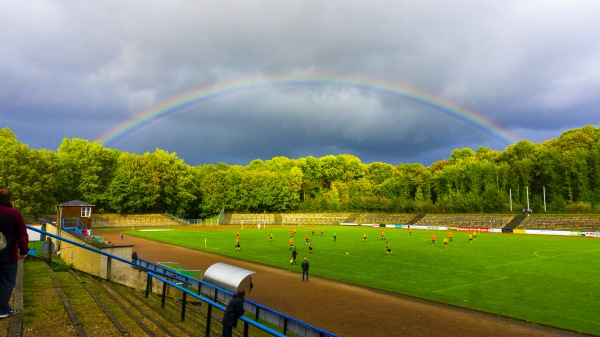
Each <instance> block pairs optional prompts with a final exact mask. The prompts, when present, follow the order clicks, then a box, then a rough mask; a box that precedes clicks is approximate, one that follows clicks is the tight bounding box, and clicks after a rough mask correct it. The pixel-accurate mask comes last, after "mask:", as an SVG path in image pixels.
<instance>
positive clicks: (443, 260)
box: [127, 226, 600, 335]
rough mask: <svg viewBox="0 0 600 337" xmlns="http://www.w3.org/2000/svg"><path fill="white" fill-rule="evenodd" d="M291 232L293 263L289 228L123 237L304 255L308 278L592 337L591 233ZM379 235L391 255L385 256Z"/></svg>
mask: <svg viewBox="0 0 600 337" xmlns="http://www.w3.org/2000/svg"><path fill="white" fill-rule="evenodd" d="M295 229H296V234H295V235H294V237H293V240H294V246H296V247H297V251H298V266H291V265H290V263H289V262H290V257H291V251H290V249H289V240H290V228H289V227H285V228H282V227H272V228H267V229H261V230H258V229H256V227H255V226H254V227H253V228H249V227H246V228H244V229H240V228H235V229H233V228H232V229H227V230H177V229H173V230H165V231H143V230H136V231H131V232H127V234H128V235H135V236H139V237H144V238H148V239H152V240H156V241H161V242H166V243H171V244H174V245H179V246H185V247H189V248H193V249H199V250H204V251H208V252H212V253H216V254H221V255H227V256H234V257H237V258H240V259H245V260H250V261H254V262H259V263H262V264H267V265H272V266H275V267H279V268H283V269H288V270H295V271H298V272H300V266H299V265H300V261H301V260H302V258H304V257H308V259H309V261H310V271H311V275H318V276H322V277H327V278H330V279H335V280H340V281H344V282H348V283H353V284H358V285H363V286H367V287H371V288H377V289H382V290H386V291H390V292H395V293H400V294H406V295H410V296H415V297H419V298H424V299H429V300H433V301H437V302H443V303H448V304H453V305H457V306H461V307H467V308H472V309H477V310H482V311H486V312H490V313H495V314H499V315H504V316H508V317H514V318H517V319H521V320H525V321H531V322H537V323H541V324H546V325H552V326H557V327H561V328H564V329H569V330H574V331H580V332H585V333H591V334H595V335H600V315H599V313H600V301H599V299H600V287H598V284H599V282H600V268H599V267H600V240H598V239H593V238H585V237H550V236H535V235H516V234H500V233H478V235H477V238H476V239H475V240H473V241H472V242H471V243H469V240H468V234H467V233H465V232H453V234H454V238H453V242H450V243H449V244H448V247H447V248H445V247H444V245H443V243H442V241H443V238H444V236H445V235H447V234H448V232H446V231H426V230H413V231H412V236H409V235H408V230H406V229H395V228H383V230H384V232H385V238H386V240H385V241H384V240H382V239H381V236H380V231H381V230H382V229H380V228H373V227H341V226H328V227H315V235H312V234H311V227H295ZM321 229H323V230H324V234H323V235H321ZM238 231H239V233H240V244H241V250H240V251H238V252H236V251H235V249H234V246H235V238H236V233H237V232H238ZM270 233H272V234H273V240H272V241H270V240H269V234H270ZM334 233H336V234H337V240H336V241H334V240H333V234H334ZM364 233H366V234H367V240H366V241H363V234H364ZM306 234H308V235H309V239H310V242H311V244H312V247H313V248H314V251H313V253H310V252H309V250H308V248H307V245H306V244H305V235H306ZM432 234H435V235H436V237H437V240H436V242H435V244H432V243H431V239H430V237H431V235H432ZM386 241H387V242H389V244H390V246H391V248H392V251H393V253H394V254H393V255H388V254H387V253H386V250H385V243H386Z"/></svg>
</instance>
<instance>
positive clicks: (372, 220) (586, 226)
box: [223, 213, 600, 231]
mask: <svg viewBox="0 0 600 337" xmlns="http://www.w3.org/2000/svg"><path fill="white" fill-rule="evenodd" d="M521 217H524V219H522V220H521V219H520V218H521ZM230 219H231V220H229V221H228V222H226V223H223V224H225V225H227V224H231V225H243V224H249V225H251V224H254V225H256V224H259V223H261V224H267V225H280V226H281V225H282V226H304V225H305V226H319V225H339V224H340V223H344V222H352V223H356V224H359V225H360V224H413V225H423V226H449V227H472V228H517V229H547V230H574V231H579V230H581V231H600V215H597V214H595V215H572V214H569V215H561V214H553V215H543V214H533V215H530V216H522V215H521V214H413V213H363V214H358V213H281V214H279V213H277V214H270V213H260V214H251V213H232V214H230ZM509 223H510V224H511V225H510V226H509ZM512 226H514V227H512Z"/></svg>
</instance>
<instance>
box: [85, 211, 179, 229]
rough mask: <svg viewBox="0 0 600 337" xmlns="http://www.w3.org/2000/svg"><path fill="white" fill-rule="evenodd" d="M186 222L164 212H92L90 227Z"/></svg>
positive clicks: (153, 225)
mask: <svg viewBox="0 0 600 337" xmlns="http://www.w3.org/2000/svg"><path fill="white" fill-rule="evenodd" d="M186 225H189V224H188V223H187V222H185V221H182V220H181V219H179V218H176V217H174V216H171V215H169V214H165V213H157V214H127V215H121V214H94V216H93V217H92V228H131V227H135V228H137V227H171V226H186Z"/></svg>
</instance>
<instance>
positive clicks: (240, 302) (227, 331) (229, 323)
mask: <svg viewBox="0 0 600 337" xmlns="http://www.w3.org/2000/svg"><path fill="white" fill-rule="evenodd" d="M245 296H246V290H245V289H243V288H240V289H238V291H237V293H236V294H234V295H233V298H231V300H230V301H229V304H227V309H226V310H225V313H224V314H223V320H222V321H221V323H223V334H222V335H221V336H222V337H232V335H233V329H234V328H236V327H237V322H238V319H239V318H240V317H242V316H243V315H244V312H245V310H244V297H245Z"/></svg>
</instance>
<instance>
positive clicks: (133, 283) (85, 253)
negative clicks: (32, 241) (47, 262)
mask: <svg viewBox="0 0 600 337" xmlns="http://www.w3.org/2000/svg"><path fill="white" fill-rule="evenodd" d="M46 231H47V232H49V233H52V234H55V235H59V234H58V229H57V228H56V226H54V225H52V224H46ZM60 236H61V237H63V238H65V239H68V240H71V241H74V242H77V243H79V244H82V245H86V246H90V247H92V248H95V249H98V250H101V251H103V252H106V253H108V254H112V255H115V256H118V257H120V258H122V259H125V260H130V259H131V253H132V248H133V246H131V245H124V246H106V247H96V246H92V245H90V243H88V242H86V241H84V240H82V239H80V238H79V237H77V236H75V235H72V234H70V233H68V232H65V231H61V233H60ZM51 240H52V241H53V243H54V246H55V247H56V253H55V254H53V258H56V257H57V258H60V259H61V260H63V261H64V262H65V263H66V264H67V265H70V266H72V267H73V268H75V269H77V270H80V271H82V272H85V273H87V274H90V275H93V276H97V277H100V278H102V279H107V280H110V281H113V282H116V283H119V284H123V285H125V286H128V287H131V288H135V289H140V290H145V289H146V281H147V275H146V271H145V270H143V269H140V268H137V267H135V266H133V265H130V264H127V263H124V262H121V261H118V260H115V259H109V258H108V257H107V256H104V255H101V254H98V253H96V252H92V251H90V250H87V249H85V248H83V247H78V246H75V245H73V244H71V243H68V242H61V241H60V240H58V239H51ZM40 254H41V250H40ZM109 267H110V268H109ZM152 291H153V292H155V293H162V282H158V281H153V289H152Z"/></svg>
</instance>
